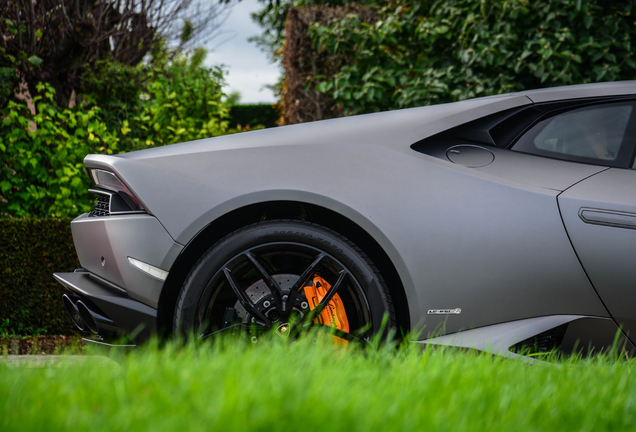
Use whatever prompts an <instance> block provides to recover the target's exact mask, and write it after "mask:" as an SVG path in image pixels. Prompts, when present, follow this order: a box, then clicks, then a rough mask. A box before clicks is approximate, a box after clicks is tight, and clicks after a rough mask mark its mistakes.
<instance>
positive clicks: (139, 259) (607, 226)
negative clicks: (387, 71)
mask: <svg viewBox="0 0 636 432" xmlns="http://www.w3.org/2000/svg"><path fill="white" fill-rule="evenodd" d="M635 151H636V82H618V83H604V84H590V85H581V86H570V87H559V88H551V89H546V90H535V91H526V92H521V93H513V94H506V95H500V96H491V97H485V98H479V99H472V100H467V101H463V102H457V103H451V104H445V105H437V106H427V107H421V108H412V109H405V110H398V111H390V112H384V113H378V114H369V115H360V116H355V117H349V118H339V119H335V120H326V121H318V122H314V123H309V124H303V125H294V126H285V127H279V128H275V129H268V130H262V131H255V132H246V133H241V134H238V135H232V136H223V137H218V138H212V139H205V140H200V141H195V142H188V143H183V144H175V145H170V146H166V147H160V148H153V149H148V150H142V151H137V152H132V153H128V154H120V155H114V156H105V155H89V156H87V157H86V159H85V160H84V164H85V166H86V170H87V172H88V175H89V176H90V178H91V180H92V184H93V187H92V188H91V189H90V192H92V193H94V194H95V195H96V202H95V210H94V211H92V212H90V213H88V214H83V215H81V216H79V217H78V218H77V219H75V220H74V221H73V222H72V224H71V226H72V231H73V238H74V241H75V246H76V249H77V254H78V256H79V259H80V262H81V265H82V267H83V268H81V269H78V270H76V271H75V272H74V273H56V274H55V278H56V279H57V280H58V281H59V282H60V283H61V284H62V285H64V287H66V288H67V294H65V296H64V301H65V304H66V307H67V309H68V311H69V313H70V315H71V316H72V318H73V320H74V322H75V323H76V324H77V326H78V327H80V328H81V329H84V330H86V331H89V332H92V333H94V334H95V335H98V336H95V337H96V338H99V337H108V336H110V335H113V334H118V333H119V334H122V333H123V334H126V335H128V336H129V337H130V338H131V339H132V340H133V341H135V342H136V343H139V342H140V341H142V340H144V339H146V338H148V337H149V336H150V335H152V334H160V335H164V336H165V335H169V334H177V335H181V334H193V335H196V336H197V337H200V338H205V337H209V336H212V335H215V334H222V333H227V332H231V333H236V334H240V335H245V336H246V337H247V338H249V339H251V340H252V341H254V342H256V341H258V340H259V337H260V336H261V334H262V333H263V331H266V330H271V331H273V332H276V333H277V334H278V335H280V336H281V337H292V338H294V337H296V336H297V335H299V334H301V331H303V330H305V329H307V328H314V329H319V330H320V329H324V330H326V331H328V332H329V333H331V334H332V335H333V337H334V341H336V342H337V343H343V344H346V343H348V342H349V341H355V340H361V341H366V340H368V339H369V337H370V336H371V335H373V334H374V333H379V332H386V331H387V330H395V332H397V333H398V334H409V335H411V338H412V340H413V342H414V343H422V344H424V343H427V344H441V345H452V346H459V347H467V348H474V349H479V350H484V351H489V352H493V353H498V354H500V355H507V356H513V357H514V356H519V355H526V354H528V353H530V354H533V353H537V352H543V351H551V350H560V351H561V352H564V353H571V352H573V351H583V352H584V353H589V352H590V351H592V352H599V351H602V350H604V349H608V348H610V347H618V348H620V349H624V350H626V351H629V352H631V351H632V350H633V349H634V345H633V343H636V307H635V306H636V285H635V284H636V263H634V262H633V261H632V260H634V259H636V171H635V170H634V168H635V166H634V155H635Z"/></svg>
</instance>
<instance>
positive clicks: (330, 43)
mask: <svg viewBox="0 0 636 432" xmlns="http://www.w3.org/2000/svg"><path fill="white" fill-rule="evenodd" d="M633 12H634V6H633V2H619V1H614V0H608V1H605V2H598V1H594V0H555V1H550V2H539V1H529V0H494V1H474V0H426V1H422V2H410V1H406V0H398V1H395V2H390V3H388V4H386V6H384V7H383V8H381V9H380V10H379V11H378V17H377V20H376V21H375V23H373V24H369V23H365V22H361V21H360V20H359V19H358V17H357V16H355V15H349V16H347V17H346V18H344V19H343V20H339V21H335V22H333V23H332V25H326V26H323V25H319V24H314V25H313V26H312V27H311V29H310V30H311V34H312V35H313V40H314V43H315V46H316V47H318V49H322V50H326V51H327V52H329V53H334V54H335V53H337V54H338V55H340V56H342V57H344V58H349V59H352V61H351V62H350V63H349V64H347V65H344V66H343V67H342V68H341V69H340V70H339V71H338V72H336V73H335V74H333V75H331V76H326V77H325V76H319V75H316V76H315V77H314V80H315V81H318V82H319V84H318V86H317V89H318V90H319V91H321V92H323V93H325V94H327V95H329V96H331V97H333V99H334V100H335V101H336V102H337V103H338V104H339V105H340V106H341V107H342V108H343V109H344V110H345V113H347V114H357V113H363V112H373V111H384V110H389V109H395V108H406V107H413V106H419V105H428V104H434V103H441V102H451V101H456V100H462V99H467V98H472V97H477V96H487V95H493V94H500V93H506V92H511V91H517V90H524V89H532V88H540V87H550V86H560V85H568V84H579V83H588V82H598V81H616V80H624V79H633V78H634V77H636V60H635V59H634V47H632V45H631V41H632V40H634V38H635V37H636V26H634V18H633Z"/></svg>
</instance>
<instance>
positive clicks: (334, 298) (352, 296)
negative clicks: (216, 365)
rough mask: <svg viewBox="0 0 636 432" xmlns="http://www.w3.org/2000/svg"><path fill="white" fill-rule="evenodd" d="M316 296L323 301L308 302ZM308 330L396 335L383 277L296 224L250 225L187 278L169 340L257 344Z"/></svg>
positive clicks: (356, 252)
mask: <svg viewBox="0 0 636 432" xmlns="http://www.w3.org/2000/svg"><path fill="white" fill-rule="evenodd" d="M312 286H313V287H319V288H317V289H316V291H311V290H312ZM319 289H322V291H321V293H322V296H320V297H318V296H316V295H313V294H314V293H315V292H318V290H319ZM308 290H309V291H308ZM308 293H309V297H310V298H308ZM385 316H386V319H385V318H384V317H385ZM328 317H331V318H329V319H328ZM334 317H336V318H334ZM383 320H385V321H384V323H383ZM345 322H346V325H345ZM310 328H311V329H319V330H325V331H327V332H329V333H331V334H333V335H334V336H336V337H338V338H341V339H342V340H346V341H362V342H366V341H368V340H369V338H370V337H371V336H372V335H373V334H376V333H378V332H380V331H381V330H382V331H384V332H388V331H391V330H392V329H394V328H395V314H394V310H393V304H392V301H391V297H390V295H389V291H388V289H387V287H386V285H385V283H384V280H383V278H382V276H381V275H380V273H379V272H378V270H377V269H376V268H375V266H374V265H373V263H372V262H371V261H370V260H369V258H368V257H367V256H366V255H365V254H364V253H363V252H362V251H361V250H360V249H359V248H358V247H356V246H355V245H354V244H353V243H352V242H350V241H349V240H348V239H346V238H345V237H343V236H341V235H339V234H338V233H336V232H334V231H332V230H329V229H327V228H325V227H322V226H319V225H316V224H313V223H309V222H303V221H296V220H272V221H265V222H260V223H256V224H253V225H249V226H247V227H244V228H242V229H239V230H237V231H234V232H233V233H231V234H229V235H227V236H226V237H224V238H223V239H221V240H220V241H218V242H217V243H216V244H215V245H213V246H212V247H211V248H210V249H209V250H208V251H207V252H206V253H205V254H204V255H203V256H202V257H201V258H200V259H199V261H198V262H197V263H196V264H195V265H194V267H193V268H192V270H191V271H190V274H189V275H188V277H187V278H186V281H185V282H184V284H183V287H182V289H181V292H180V294H179V298H178V300H177V305H176V308H175V314H174V329H175V335H176V336H186V337H187V336H188V335H190V334H194V335H195V336H196V337H197V338H199V339H203V338H207V337H210V336H213V335H218V334H223V333H228V332H230V333H234V334H241V335H247V337H249V338H250V339H251V341H252V342H257V341H258V339H259V337H260V335H261V334H262V333H263V332H266V331H270V330H273V331H275V332H276V333H277V334H278V335H279V336H281V337H284V338H291V339H294V338H296V337H297V336H298V335H299V334H300V333H301V332H302V331H303V330H307V329H310Z"/></svg>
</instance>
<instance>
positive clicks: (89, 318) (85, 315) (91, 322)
mask: <svg viewBox="0 0 636 432" xmlns="http://www.w3.org/2000/svg"><path fill="white" fill-rule="evenodd" d="M77 311H78V312H79V314H80V317H82V320H83V321H84V322H85V323H86V327H87V330H89V331H90V332H91V333H93V334H97V333H99V327H98V326H97V322H96V321H95V318H93V314H92V313H91V311H90V309H89V308H88V306H86V305H85V304H84V302H83V301H81V300H78V301H77Z"/></svg>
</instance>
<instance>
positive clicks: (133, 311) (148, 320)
mask: <svg viewBox="0 0 636 432" xmlns="http://www.w3.org/2000/svg"><path fill="white" fill-rule="evenodd" d="M53 277H55V279H56V280H57V281H58V282H59V283H61V284H62V285H63V286H64V287H65V288H66V289H67V290H68V291H69V297H70V298H71V300H72V301H73V302H75V303H76V304H77V301H81V302H82V303H84V304H85V306H86V307H87V308H88V310H89V312H90V314H91V315H92V318H93V319H94V320H95V324H96V327H97V333H98V334H99V335H100V336H111V335H117V334H125V335H126V336H128V337H129V338H130V339H131V340H132V341H134V342H135V343H140V342H142V341H144V340H147V339H148V338H149V337H150V336H152V335H153V334H155V333H156V332H157V310H156V309H154V308H152V307H150V306H148V305H145V304H143V303H141V302H139V301H137V300H133V299H132V298H130V297H129V296H128V295H127V294H125V293H124V292H123V291H119V290H116V289H114V288H113V287H111V286H109V285H108V284H106V283H104V282H101V281H100V279H99V277H96V276H95V275H93V274H91V273H90V272H88V271H86V270H83V269H82V270H76V271H75V272H74V273H55V274H54V275H53Z"/></svg>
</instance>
